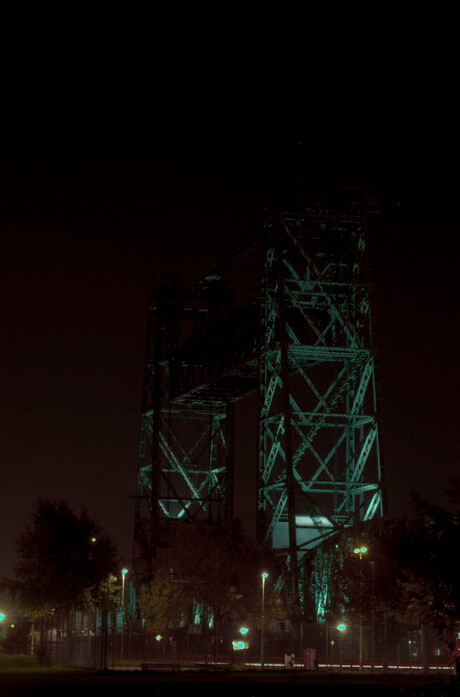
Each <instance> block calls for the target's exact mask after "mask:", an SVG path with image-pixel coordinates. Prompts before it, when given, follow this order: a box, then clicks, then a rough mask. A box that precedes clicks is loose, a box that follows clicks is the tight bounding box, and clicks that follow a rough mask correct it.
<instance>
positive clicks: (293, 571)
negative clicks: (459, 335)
mask: <svg viewBox="0 0 460 697" xmlns="http://www.w3.org/2000/svg"><path fill="white" fill-rule="evenodd" d="M367 260H368V250H367V235H366V223H365V218H364V216H363V215H362V213H361V210H360V209H359V208H357V207H356V206H353V205H350V204H348V205H347V206H345V205H344V204H343V203H342V204H335V205H334V206H329V205H322V206H321V205H316V206H314V207H309V208H305V209H303V210H299V209H298V210H293V211H290V212H289V211H288V212H286V211H285V212H282V213H276V214H275V215H273V216H272V217H270V218H269V219H268V220H267V221H266V223H265V226H264V231H263V263H264V272H263V287H262V299H261V331H260V368H259V369H260V373H259V485H258V536H259V539H267V538H268V539H270V540H272V543H273V546H274V547H275V548H277V549H279V550H280V551H284V553H285V554H286V566H285V572H284V574H283V577H282V578H281V579H280V581H279V585H281V583H283V582H286V581H287V580H288V579H289V581H290V583H289V588H290V592H291V594H292V601H293V604H294V606H296V607H299V606H300V607H303V609H304V610H305V601H306V599H305V597H304V596H305V595H306V593H307V594H308V593H312V592H313V593H314V595H315V596H316V597H315V605H316V608H315V611H316V614H318V613H319V614H321V613H322V612H323V611H324V606H325V604H327V598H325V590H324V588H323V587H322V586H323V585H324V582H325V581H324V578H325V577H324V574H323V573H322V572H320V570H319V569H320V567H321V568H324V559H323V558H321V554H316V555H312V553H311V552H312V550H315V548H318V549H319V546H320V545H321V543H322V542H324V541H325V540H326V539H327V538H329V537H330V536H331V535H333V534H335V533H337V532H339V531H340V530H341V529H342V528H344V527H347V526H350V525H352V524H353V523H355V522H358V521H360V520H368V519H370V518H372V517H374V516H375V515H382V513H383V497H382V463H381V457H380V449H379V426H378V421H377V399H376V389H375V388H376V385H375V370H374V355H373V345H372V322H371V308H372V303H371V300H370V295H369V285H368V280H369V279H368V264H367ZM312 557H313V558H314V564H313V569H312V568H311V560H312ZM307 560H308V562H309V563H308V564H307V563H305V562H306V561H307ZM307 569H310V571H309V572H307ZM312 572H313V573H312ZM326 585H327V581H326ZM326 595H327V593H326Z"/></svg>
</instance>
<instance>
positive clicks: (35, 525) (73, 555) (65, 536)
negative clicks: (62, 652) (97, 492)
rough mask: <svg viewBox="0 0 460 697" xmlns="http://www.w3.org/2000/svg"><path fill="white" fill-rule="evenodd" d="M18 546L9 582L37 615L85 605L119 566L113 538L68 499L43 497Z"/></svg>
mask: <svg viewBox="0 0 460 697" xmlns="http://www.w3.org/2000/svg"><path fill="white" fill-rule="evenodd" d="M16 549H17V554H18V562H17V564H16V567H15V574H16V577H15V579H14V580H13V581H12V582H11V583H10V584H9V586H10V589H12V590H13V592H14V594H15V595H16V597H17V598H18V599H19V600H20V602H21V603H22V605H23V607H24V606H25V607H27V608H29V610H30V612H31V613H32V614H34V613H35V615H40V614H43V613H46V612H49V611H51V610H52V609H53V610H55V611H56V612H63V613H68V612H70V610H75V609H84V608H85V607H87V606H88V603H90V602H93V601H95V600H96V598H97V597H98V594H100V592H101V590H102V586H103V584H104V582H106V580H107V578H108V577H109V575H110V574H111V573H114V572H115V571H116V568H117V564H116V549H115V546H114V544H113V543H112V541H111V540H110V538H109V537H108V536H107V535H105V534H104V533H103V532H102V530H101V528H100V527H99V526H98V525H97V524H96V523H95V522H94V521H93V520H92V519H91V518H90V517H89V516H88V513H87V512H86V511H84V510H83V511H82V512H81V514H80V516H79V517H77V516H76V515H75V514H74V513H73V511H72V510H71V509H70V508H69V506H68V505H67V503H66V502H65V501H43V500H39V501H38V502H37V503H36V505H35V511H34V514H33V517H32V523H31V524H30V525H28V526H26V527H25V529H24V531H23V533H22V534H21V536H20V537H19V539H18V540H17V542H16Z"/></svg>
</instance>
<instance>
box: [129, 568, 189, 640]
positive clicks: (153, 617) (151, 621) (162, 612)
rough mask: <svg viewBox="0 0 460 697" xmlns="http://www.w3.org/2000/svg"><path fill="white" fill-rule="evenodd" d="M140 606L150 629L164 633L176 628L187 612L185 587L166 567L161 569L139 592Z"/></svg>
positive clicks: (157, 632) (156, 632)
mask: <svg viewBox="0 0 460 697" xmlns="http://www.w3.org/2000/svg"><path fill="white" fill-rule="evenodd" d="M138 607H139V609H140V611H141V612H142V615H143V617H144V619H145V624H146V628H147V629H148V631H151V632H154V633H155V634H163V633H164V632H165V631H166V630H167V629H176V628H177V627H179V626H180V624H181V622H182V621H183V620H184V618H185V614H186V603H185V598H184V593H183V588H182V586H181V585H180V584H179V583H178V582H177V581H174V579H173V578H172V577H171V575H170V574H169V573H168V572H167V571H166V570H165V569H160V570H159V571H158V572H157V573H156V575H155V578H154V579H153V581H151V582H150V583H149V584H148V585H147V586H144V587H143V588H142V590H141V592H140V593H139V597H138Z"/></svg>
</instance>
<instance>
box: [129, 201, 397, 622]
mask: <svg viewBox="0 0 460 697" xmlns="http://www.w3.org/2000/svg"><path fill="white" fill-rule="evenodd" d="M250 254H252V256H253V258H255V259H256V260H257V266H258V273H257V274H254V276H253V279H254V296H253V299H252V300H251V301H250V302H244V303H235V301H234V298H233V297H232V295H231V293H229V291H228V289H227V287H226V285H225V283H224V282H223V280H222V279H223V273H222V270H223V271H224V272H227V271H228V270H229V268H230V267H232V268H233V269H235V268H238V263H240V262H242V260H247V258H248V256H249V255H250ZM368 282H369V277H368V245H367V231H366V216H365V215H364V214H363V209H362V206H359V205H355V204H344V203H341V204H340V203H339V204H338V203H337V202H335V203H334V205H329V204H315V205H308V206H306V205H302V206H295V207H294V208H289V209H287V210H286V209H284V210H283V211H278V212H276V213H274V214H273V215H270V216H269V217H268V218H267V219H266V221H265V223H264V225H263V228H262V232H261V234H260V235H258V236H257V238H256V239H255V240H253V241H251V244H250V245H248V246H246V247H245V248H244V249H243V250H242V252H241V253H240V254H238V255H235V256H234V257H232V259H231V262H229V263H228V265H227V267H222V268H221V269H220V271H219V272H216V271H215V272H214V274H212V275H210V276H208V277H207V278H206V279H204V280H203V281H201V282H199V283H197V284H196V285H195V286H194V287H193V288H191V289H189V290H184V289H182V288H180V287H179V285H178V284H177V282H176V281H175V280H170V281H168V282H163V283H161V284H158V285H157V287H156V290H155V293H154V297H153V300H152V303H151V307H150V312H149V323H148V340H147V354H146V361H145V375H144V404H143V413H142V427H141V443H140V450H139V468H138V489H137V497H136V519H135V545H134V556H135V564H136V565H137V570H138V572H139V573H142V572H143V573H145V574H151V573H152V572H154V570H155V568H156V567H157V566H159V565H163V564H165V560H166V556H165V555H166V553H167V550H168V549H170V548H171V547H172V546H173V544H174V542H173V540H174V534H175V531H176V530H177V525H178V524H180V523H183V522H192V523H193V522H194V521H197V520H202V519H203V517H206V518H208V519H210V520H217V521H221V522H227V523H230V522H231V519H232V515H233V452H234V440H235V438H238V434H236V435H235V433H234V418H233V412H234V405H235V404H236V403H238V402H239V401H240V400H241V399H242V398H243V397H245V396H247V395H249V394H251V393H252V394H257V396H258V462H257V465H256V467H255V470H257V531H256V534H257V537H258V539H259V541H263V540H265V541H269V542H270V543H271V544H272V545H273V547H274V548H275V549H276V550H277V551H278V552H279V554H280V555H281V556H282V557H283V558H284V560H285V566H284V572H283V574H282V575H281V576H280V578H279V580H278V587H279V588H280V587H281V586H283V585H284V586H286V587H287V588H288V589H289V592H290V594H291V598H292V603H293V605H294V606H295V607H296V608H299V609H300V610H303V611H304V612H305V611H306V605H307V597H310V598H313V604H314V606H315V608H314V612H315V613H316V614H317V615H321V614H323V612H324V611H325V610H326V608H327V606H328V592H329V591H328V588H329V586H328V581H327V568H328V567H329V563H328V561H327V555H326V554H316V555H315V553H314V551H315V550H318V549H320V548H321V543H322V542H324V541H325V540H327V539H328V538H330V537H331V535H333V534H335V533H337V532H338V531H340V530H341V529H343V528H345V527H347V526H350V525H352V524H353V523H355V522H357V521H361V520H367V519H370V518H372V517H374V516H378V515H381V514H382V513H383V506H384V502H383V494H382V481H383V476H382V462H381V456H380V448H379V425H378V420H377V400H376V379H375V366H374V351H373V342H372V336H373V335H372V329H373V323H372V302H371V298H370V294H369V284H368ZM254 298H255V299H254Z"/></svg>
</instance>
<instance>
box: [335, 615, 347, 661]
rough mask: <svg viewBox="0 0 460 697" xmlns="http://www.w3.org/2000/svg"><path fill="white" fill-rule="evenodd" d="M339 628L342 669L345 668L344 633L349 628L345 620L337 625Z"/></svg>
mask: <svg viewBox="0 0 460 697" xmlns="http://www.w3.org/2000/svg"><path fill="white" fill-rule="evenodd" d="M337 629H338V631H339V632H340V669H342V668H343V633H344V632H345V631H346V630H347V625H346V624H345V622H340V623H339V624H338V625H337Z"/></svg>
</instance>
